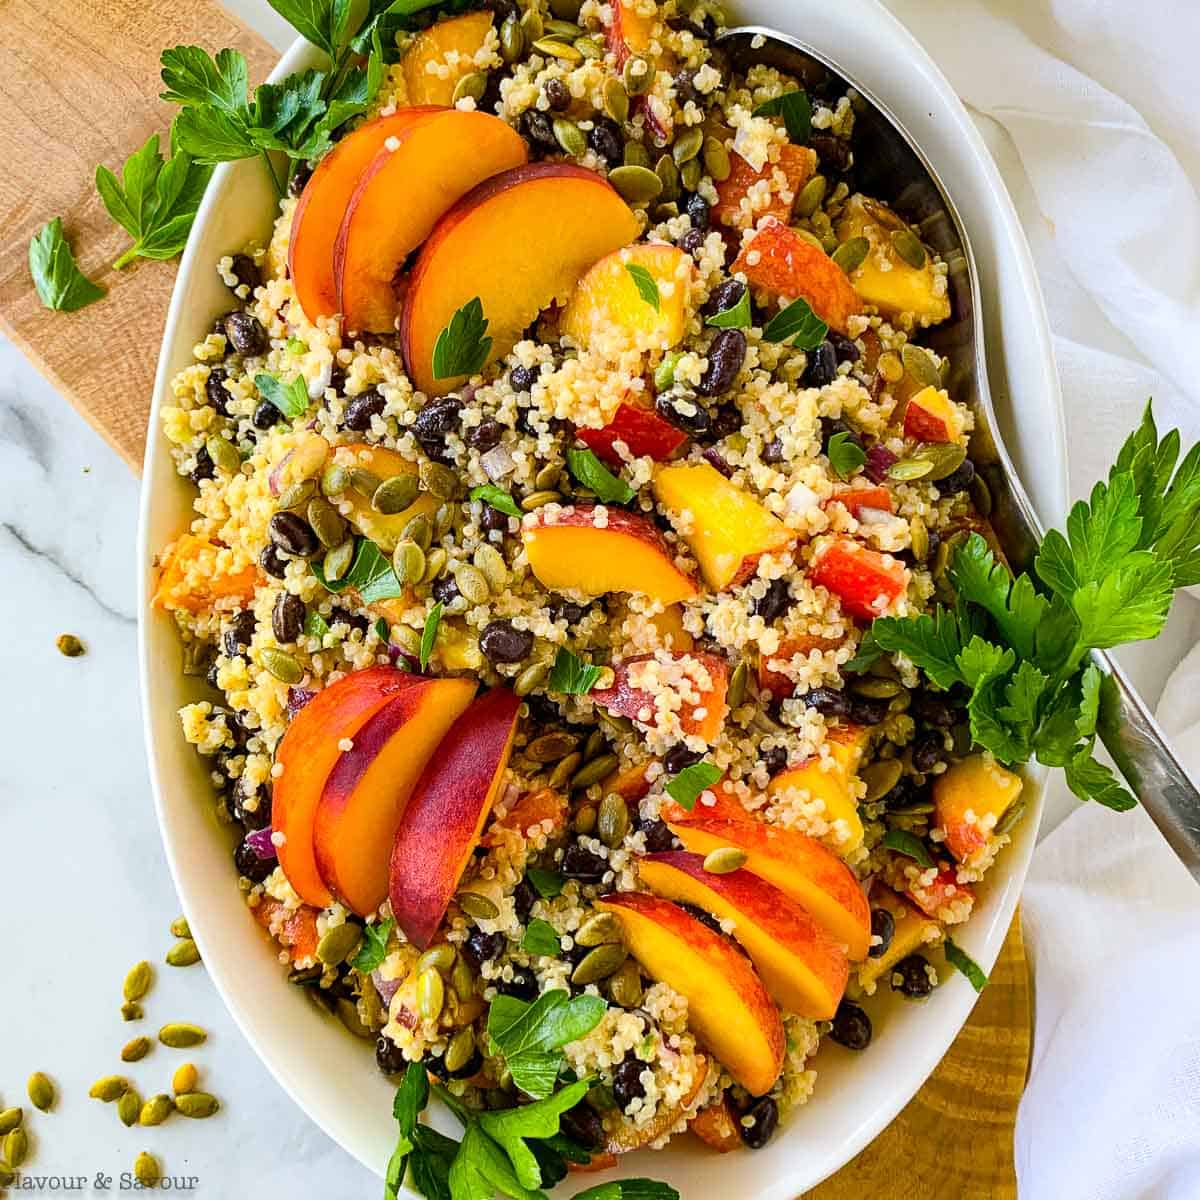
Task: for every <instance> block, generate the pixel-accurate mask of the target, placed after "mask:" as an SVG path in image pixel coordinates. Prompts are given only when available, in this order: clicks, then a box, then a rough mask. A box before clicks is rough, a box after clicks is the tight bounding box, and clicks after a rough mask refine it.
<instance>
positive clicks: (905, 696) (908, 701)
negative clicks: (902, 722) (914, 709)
mask: <svg viewBox="0 0 1200 1200" xmlns="http://www.w3.org/2000/svg"><path fill="white" fill-rule="evenodd" d="M911 706H912V696H911V695H910V694H909V693H908V692H901V693H900V694H899V695H898V696H893V697H892V698H891V699H890V700H889V701H888V712H889V713H902V712H908V710H909V708H910V707H911Z"/></svg>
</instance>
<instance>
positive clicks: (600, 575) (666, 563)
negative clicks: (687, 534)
mask: <svg viewBox="0 0 1200 1200" xmlns="http://www.w3.org/2000/svg"><path fill="white" fill-rule="evenodd" d="M607 512H608V516H607V524H605V525H604V526H603V527H601V526H598V525H596V524H595V506H593V505H590V504H578V505H576V506H575V507H574V508H570V509H564V510H562V511H561V512H559V513H558V514H557V515H556V516H555V517H554V519H553V523H552V524H551V523H548V522H546V521H544V520H543V519H541V518H539V519H538V520H536V521H534V522H532V523H530V524H529V525H527V526H526V527H525V528H524V529H523V530H522V531H521V538H522V540H523V541H524V543H525V553H526V555H527V556H528V558H529V567H530V570H532V571H533V573H534V575H536V576H537V578H538V582H539V583H541V584H542V586H543V587H546V588H549V589H550V590H551V591H556V592H561V591H577V592H582V593H583V594H584V595H585V596H603V595H604V594H605V593H606V592H637V593H639V594H641V595H643V596H651V597H653V598H654V599H655V600H660V601H661V602H662V603H663V604H675V603H677V602H678V601H680V600H690V599H691V598H692V597H693V596H695V595H696V594H697V591H698V589H697V587H696V584H695V581H694V580H693V579H692V578H691V576H689V575H685V574H684V573H683V572H682V571H681V570H680V569H679V568H678V567H677V566H676V565H675V563H674V562H673V561H672V554H671V548H670V546H668V545H667V542H666V540H665V539H664V538H663V536H662V534H661V533H659V531H658V529H657V528H656V527H655V525H654V522H653V521H651V520H650V519H649V518H648V517H643V516H641V515H640V514H639V513H629V512H625V511H624V510H623V509H619V508H610V509H608V510H607Z"/></svg>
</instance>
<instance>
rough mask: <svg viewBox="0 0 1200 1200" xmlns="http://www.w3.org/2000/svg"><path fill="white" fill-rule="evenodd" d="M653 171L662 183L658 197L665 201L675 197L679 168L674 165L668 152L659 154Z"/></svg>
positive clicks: (677, 192) (676, 195) (677, 191)
mask: <svg viewBox="0 0 1200 1200" xmlns="http://www.w3.org/2000/svg"><path fill="white" fill-rule="evenodd" d="M654 173H655V174H656V175H657V176H658V178H659V180H660V181H661V183H662V191H661V192H660V193H659V199H660V200H665V201H671V200H675V199H677V198H678V196H679V168H678V167H677V166H676V165H675V160H674V159H673V158H672V157H671V156H670V155H669V154H663V155H661V156H660V157H659V160H658V162H656V163H655V164H654Z"/></svg>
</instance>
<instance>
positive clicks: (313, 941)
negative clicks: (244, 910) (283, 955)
mask: <svg viewBox="0 0 1200 1200" xmlns="http://www.w3.org/2000/svg"><path fill="white" fill-rule="evenodd" d="M250 911H251V912H252V913H253V914H254V919H255V920H256V921H257V922H258V923H259V924H260V925H261V926H262V927H263V928H264V929H265V930H266V931H267V932H268V933H270V932H271V927H272V925H275V921H276V917H277V915H278V914H279V913H280V912H284V911H286V910H285V909H284V907H283V903H282V901H279V900H276V899H274V898H273V897H271V896H263V897H262V898H261V899H260V900H259V902H258V903H257V904H256V905H255V906H254V907H253V908H252V909H251V910H250ZM319 912H320V909H317V908H314V907H313V906H312V905H310V904H302V905H300V907H299V908H294V909H292V910H291V912H288V913H287V914H286V916H284V917H283V918H282V920H280V921H279V923H278V925H277V926H276V936H277V937H278V939H279V944H280V945H281V946H283V947H284V948H285V949H286V950H287V952H288V957H289V958H291V960H292V961H293V962H299V961H301V960H303V959H311V958H313V957H314V956H315V955H316V953H317V942H318V941H319V940H320V938H319V937H318V935H317V915H318V913H319Z"/></svg>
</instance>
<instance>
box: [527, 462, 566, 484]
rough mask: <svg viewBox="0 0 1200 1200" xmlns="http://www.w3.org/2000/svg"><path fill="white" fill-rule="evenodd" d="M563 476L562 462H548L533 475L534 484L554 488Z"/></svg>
mask: <svg viewBox="0 0 1200 1200" xmlns="http://www.w3.org/2000/svg"><path fill="white" fill-rule="evenodd" d="M561 478H562V465H561V464H560V463H547V464H546V465H545V466H544V467H543V468H542V469H541V470H540V471H538V473H537V474H536V475H535V476H534V477H533V486H534V487H535V488H539V489H542V488H552V487H554V486H555V485H556V484H557V483H558V481H559V480H560V479H561Z"/></svg>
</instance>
